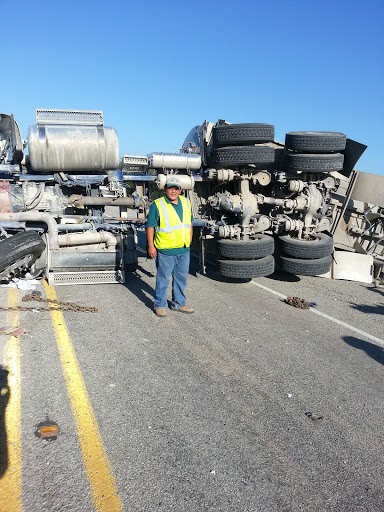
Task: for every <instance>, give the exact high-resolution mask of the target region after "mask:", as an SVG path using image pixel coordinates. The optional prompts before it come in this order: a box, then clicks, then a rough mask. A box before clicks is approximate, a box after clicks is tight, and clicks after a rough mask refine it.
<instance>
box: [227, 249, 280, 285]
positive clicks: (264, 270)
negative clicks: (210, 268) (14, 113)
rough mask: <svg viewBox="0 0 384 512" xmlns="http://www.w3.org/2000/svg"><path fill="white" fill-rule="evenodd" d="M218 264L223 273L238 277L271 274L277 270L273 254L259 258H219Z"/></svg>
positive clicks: (245, 277) (244, 277)
mask: <svg viewBox="0 0 384 512" xmlns="http://www.w3.org/2000/svg"><path fill="white" fill-rule="evenodd" d="M217 265H218V267H219V272H220V274H221V275H223V276H225V277H233V278H236V279H249V278H252V277H263V276H269V275H270V274H273V272H274V271H275V260H274V258H273V256H271V255H270V256H265V258H260V259H258V260H218V261H217Z"/></svg>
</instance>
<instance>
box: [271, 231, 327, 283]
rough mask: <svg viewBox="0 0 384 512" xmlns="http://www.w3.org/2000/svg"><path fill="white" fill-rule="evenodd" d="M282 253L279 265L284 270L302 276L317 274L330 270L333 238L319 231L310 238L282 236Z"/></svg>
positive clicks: (280, 238) (280, 239)
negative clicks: (301, 238) (300, 238)
mask: <svg viewBox="0 0 384 512" xmlns="http://www.w3.org/2000/svg"><path fill="white" fill-rule="evenodd" d="M279 242H280V250H281V254H280V255H279V257H278V266H279V268H280V270H282V271H283V272H288V273H289V274H296V275H301V276H317V275H322V274H326V273H327V272H329V270H330V268H331V263H332V252H333V239H332V237H331V236H329V235H326V234H325V233H317V234H316V235H315V237H313V238H312V239H310V240H299V239H297V238H293V237H291V236H290V235H285V236H280V237H279Z"/></svg>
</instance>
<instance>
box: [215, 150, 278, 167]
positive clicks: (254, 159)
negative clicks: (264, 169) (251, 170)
mask: <svg viewBox="0 0 384 512" xmlns="http://www.w3.org/2000/svg"><path fill="white" fill-rule="evenodd" d="M274 158H275V150H274V149H273V148H272V147H269V146H229V147H226V148H218V149H215V150H214V159H215V162H216V163H217V164H219V165H248V164H270V163H272V162H273V161H274Z"/></svg>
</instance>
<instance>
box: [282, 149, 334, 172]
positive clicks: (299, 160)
mask: <svg viewBox="0 0 384 512" xmlns="http://www.w3.org/2000/svg"><path fill="white" fill-rule="evenodd" d="M343 165H344V155H342V154H341V153H329V154H327V155H313V154H303V153H287V155H286V158H285V170H287V171H295V172H296V171H305V172H317V173H319V172H332V171H341V170H342V168H343Z"/></svg>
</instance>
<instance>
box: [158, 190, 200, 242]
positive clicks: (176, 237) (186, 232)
mask: <svg viewBox="0 0 384 512" xmlns="http://www.w3.org/2000/svg"><path fill="white" fill-rule="evenodd" d="M179 201H181V204H182V206H183V220H182V222H180V217H179V216H178V215H177V213H176V211H175V209H174V207H173V206H172V204H171V203H167V201H166V200H165V199H164V197H160V198H159V199H155V203H156V205H157V208H158V210H159V214H160V225H159V226H158V227H157V228H155V239H154V244H155V247H156V248H157V249H178V248H179V247H189V246H190V245H191V222H192V220H191V218H192V215H191V203H190V202H189V199H187V198H186V197H184V196H179Z"/></svg>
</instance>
